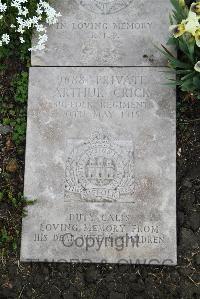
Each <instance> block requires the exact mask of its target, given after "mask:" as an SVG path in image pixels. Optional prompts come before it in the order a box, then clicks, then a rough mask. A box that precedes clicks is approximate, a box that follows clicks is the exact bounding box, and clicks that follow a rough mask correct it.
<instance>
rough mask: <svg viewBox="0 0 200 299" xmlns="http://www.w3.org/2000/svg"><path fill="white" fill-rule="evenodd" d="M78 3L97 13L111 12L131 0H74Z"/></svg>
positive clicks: (118, 9) (123, 6)
mask: <svg viewBox="0 0 200 299" xmlns="http://www.w3.org/2000/svg"><path fill="white" fill-rule="evenodd" d="M76 1H77V2H78V3H79V4H80V5H82V6H83V7H85V8H86V9H88V10H90V11H92V12H94V13H97V14H104V15H108V14H113V13H116V12H118V11H120V10H122V9H124V8H126V7H127V6H129V4H130V3H131V2H133V0H76Z"/></svg>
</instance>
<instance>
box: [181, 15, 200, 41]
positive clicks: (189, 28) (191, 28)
mask: <svg viewBox="0 0 200 299" xmlns="http://www.w3.org/2000/svg"><path fill="white" fill-rule="evenodd" d="M181 24H184V25H185V31H186V32H189V33H191V34H192V35H193V36H195V32H196V31H197V29H200V23H199V17H198V16H197V15H196V13H194V12H192V11H190V12H189V15H188V18H187V19H186V20H183V21H182V23H181Z"/></svg>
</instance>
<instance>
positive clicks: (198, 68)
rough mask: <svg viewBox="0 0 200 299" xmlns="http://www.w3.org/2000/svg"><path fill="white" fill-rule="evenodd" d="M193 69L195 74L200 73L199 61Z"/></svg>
mask: <svg viewBox="0 0 200 299" xmlns="http://www.w3.org/2000/svg"><path fill="white" fill-rule="evenodd" d="M194 69H195V71H196V72H199V73H200V61H198V62H197V63H196V64H195V66H194Z"/></svg>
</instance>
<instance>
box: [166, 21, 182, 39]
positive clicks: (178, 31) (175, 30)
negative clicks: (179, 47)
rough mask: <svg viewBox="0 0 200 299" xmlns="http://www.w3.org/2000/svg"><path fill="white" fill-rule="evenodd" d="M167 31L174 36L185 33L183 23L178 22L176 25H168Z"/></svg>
mask: <svg viewBox="0 0 200 299" xmlns="http://www.w3.org/2000/svg"><path fill="white" fill-rule="evenodd" d="M169 31H170V32H171V33H172V34H173V36H174V37H176V38H177V37H179V36H181V35H183V33H185V25H184V24H178V25H171V26H170V27H169Z"/></svg>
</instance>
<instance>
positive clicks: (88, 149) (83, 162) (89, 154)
mask: <svg viewBox="0 0 200 299" xmlns="http://www.w3.org/2000/svg"><path fill="white" fill-rule="evenodd" d="M70 144H71V145H70ZM72 144H73V145H72ZM70 146H71V148H72V149H71V152H70V155H69V157H68V158H67V161H66V170H65V198H66V199H69V198H70V196H69V194H70V193H76V194H79V196H80V200H81V201H83V200H84V201H117V200H119V199H120V196H121V195H125V194H132V193H133V192H134V155H133V143H132V142H131V141H125V140H121V141H120V140H113V139H112V138H110V137H109V136H108V134H106V133H105V132H103V131H96V132H94V133H93V134H92V136H91V138H90V139H89V140H88V141H87V142H84V141H76V142H75V141H68V144H67V148H70Z"/></svg>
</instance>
